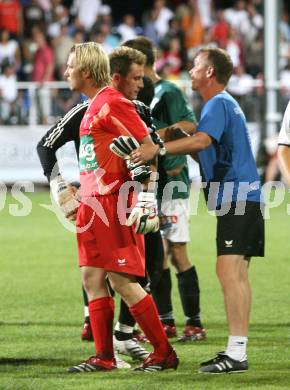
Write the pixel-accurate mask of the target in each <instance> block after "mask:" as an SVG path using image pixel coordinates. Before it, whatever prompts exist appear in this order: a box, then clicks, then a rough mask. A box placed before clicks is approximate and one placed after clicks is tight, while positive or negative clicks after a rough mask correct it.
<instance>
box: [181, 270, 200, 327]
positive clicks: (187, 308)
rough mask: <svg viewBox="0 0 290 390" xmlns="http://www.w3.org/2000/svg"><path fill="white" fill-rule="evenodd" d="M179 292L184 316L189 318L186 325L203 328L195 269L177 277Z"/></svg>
mask: <svg viewBox="0 0 290 390" xmlns="http://www.w3.org/2000/svg"><path fill="white" fill-rule="evenodd" d="M176 276H177V281H178V290H179V294H180V299H181V303H182V308H183V312H184V315H185V316H186V317H187V321H186V325H192V326H198V327H202V324H201V321H200V305H199V283H198V276H197V273H196V270H195V267H194V266H192V267H191V268H189V269H188V270H187V271H184V272H180V273H178V274H177V275H176Z"/></svg>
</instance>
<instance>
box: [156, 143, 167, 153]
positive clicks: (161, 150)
mask: <svg viewBox="0 0 290 390" xmlns="http://www.w3.org/2000/svg"><path fill="white" fill-rule="evenodd" d="M157 146H158V152H157V154H158V156H165V155H166V152H167V150H166V148H165V145H164V143H163V145H157Z"/></svg>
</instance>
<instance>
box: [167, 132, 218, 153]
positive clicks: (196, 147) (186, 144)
mask: <svg viewBox="0 0 290 390" xmlns="http://www.w3.org/2000/svg"><path fill="white" fill-rule="evenodd" d="M204 134H205V133H196V134H194V135H192V136H190V137H186V138H181V139H178V140H176V141H171V142H166V143H165V148H166V153H167V154H177V155H178V154H191V153H197V152H200V151H201V150H203V149H206V148H207V147H208V146H209V145H210V144H211V142H212V141H211V138H210V137H209V136H206V135H204Z"/></svg>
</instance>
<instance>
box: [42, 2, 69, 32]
mask: <svg viewBox="0 0 290 390" xmlns="http://www.w3.org/2000/svg"><path fill="white" fill-rule="evenodd" d="M58 2H59V4H57V6H56V7H54V8H53V11H52V13H51V20H50V22H49V23H48V26H47V35H48V37H49V38H51V39H53V38H57V37H58V36H59V35H61V27H62V26H67V24H68V21H69V10H68V9H67V8H66V7H64V6H63V5H62V4H60V3H61V1H60V0H58Z"/></svg>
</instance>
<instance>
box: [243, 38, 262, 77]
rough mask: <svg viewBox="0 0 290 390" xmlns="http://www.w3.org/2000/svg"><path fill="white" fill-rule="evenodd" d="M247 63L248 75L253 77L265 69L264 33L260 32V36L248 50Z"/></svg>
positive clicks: (246, 54)
mask: <svg viewBox="0 0 290 390" xmlns="http://www.w3.org/2000/svg"><path fill="white" fill-rule="evenodd" d="M245 62H246V66H247V70H248V73H249V74H251V75H252V76H253V77H257V75H259V74H261V73H262V72H263V69H264V36H263V32H262V31H259V32H258V35H257V36H256V38H255V39H254V41H253V42H252V43H251V45H250V46H248V47H247V48H246V52H245Z"/></svg>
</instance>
